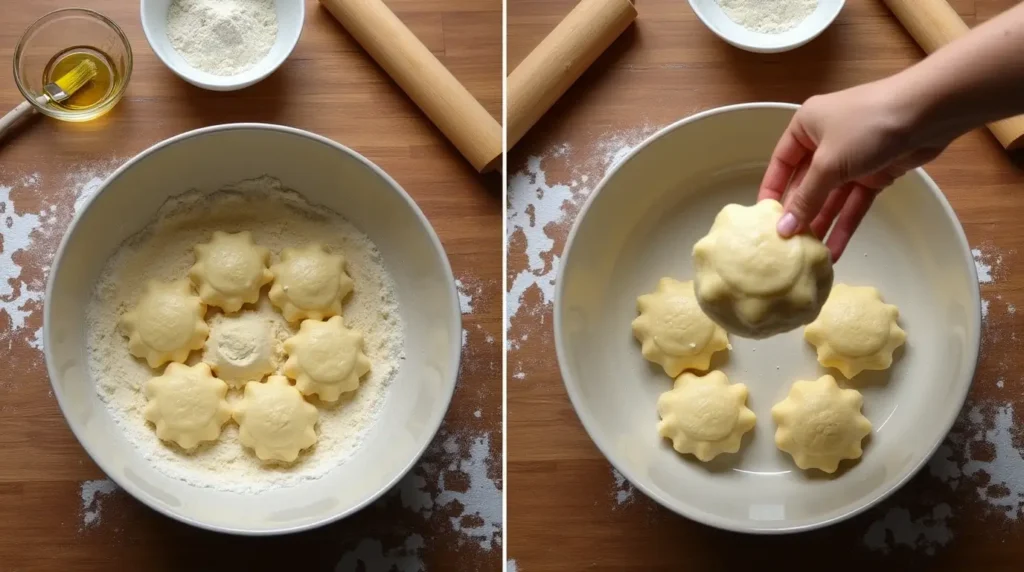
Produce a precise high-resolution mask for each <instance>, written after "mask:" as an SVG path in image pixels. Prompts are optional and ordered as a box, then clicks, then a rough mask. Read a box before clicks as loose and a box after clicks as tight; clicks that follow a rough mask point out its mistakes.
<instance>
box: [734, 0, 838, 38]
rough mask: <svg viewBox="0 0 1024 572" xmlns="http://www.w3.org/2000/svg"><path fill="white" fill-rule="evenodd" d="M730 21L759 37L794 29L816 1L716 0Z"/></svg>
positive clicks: (815, 6) (816, 3) (809, 13)
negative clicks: (757, 33)
mask: <svg viewBox="0 0 1024 572" xmlns="http://www.w3.org/2000/svg"><path fill="white" fill-rule="evenodd" d="M716 1H717V2H718V5H719V6H721V7H722V11H723V12H725V15H726V16H728V17H729V19H730V20H732V21H733V22H736V23H737V24H739V25H740V26H743V27H744V28H746V29H748V30H753V31H755V32H760V33H762V34H781V33H782V32H785V31H787V30H791V29H793V28H795V27H796V26H797V25H799V24H800V22H803V21H804V20H805V19H807V17H808V16H810V15H811V14H813V13H814V10H815V9H817V7H818V0H716Z"/></svg>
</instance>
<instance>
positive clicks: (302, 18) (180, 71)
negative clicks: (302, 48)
mask: <svg viewBox="0 0 1024 572" xmlns="http://www.w3.org/2000/svg"><path fill="white" fill-rule="evenodd" d="M150 1H151V0H141V1H140V2H139V20H141V21H142V32H143V35H144V36H146V43H147V44H149V49H150V50H151V51H152V52H153V53H154V54H156V57H157V59H159V60H160V62H161V63H162V64H164V66H166V67H167V69H169V70H171V71H172V72H174V75H176V76H178V77H180V78H181V79H183V80H185V81H187V82H188V83H190V84H192V85H194V86H196V87H199V88H202V89H208V90H210V91H236V90H239V89H245V88H247V87H250V86H253V85H256V84H257V83H259V82H261V81H263V80H265V79H267V78H268V77H270V75H271V74H273V73H274V72H276V71H277V69H278V68H280V67H281V66H282V65H283V64H284V62H286V61H288V58H289V57H291V55H292V52H293V51H295V46H297V45H299V39H301V38H302V32H303V30H304V29H305V27H306V26H305V23H306V3H305V2H304V1H303V0H283V1H286V2H290V3H291V4H293V5H297V6H298V8H297V13H298V15H299V33H298V34H295V39H294V40H292V41H291V43H290V44H289V46H288V49H287V50H284V52H282V54H281V56H280V58H278V59H277V61H271V63H270V65H267V66H266V69H264V71H263V72H261V73H260V74H258V75H256V76H255V77H252V78H250V79H247V80H233V81H232V78H236V77H242V76H244V75H245V72H243V73H241V74H237V75H234V76H222V77H223V78H224V80H223V81H205V80H203V79H200V78H199V77H197V76H196V75H193V74H192V72H191V69H190V68H182V67H179V66H176V65H174V64H172V63H171V62H170V61H169V60H168V59H167V58H166V57H164V54H163V53H162V52H161V50H159V49H157V47H156V43H155V41H154V39H153V38H154V37H155V35H156V34H155V32H153V31H152V30H150V28H149V19H148V18H147V17H146V14H147V13H148V11H147V6H149V5H150ZM171 1H172V2H173V1H174V0H171ZM279 1H282V0H274V5H275V6H276V5H277V2H279ZM171 49H173V47H172V48H171ZM263 61H266V60H263ZM256 65H257V66H258V65H260V64H259V63H257V64H256ZM205 75H210V74H205ZM214 77H221V76H214Z"/></svg>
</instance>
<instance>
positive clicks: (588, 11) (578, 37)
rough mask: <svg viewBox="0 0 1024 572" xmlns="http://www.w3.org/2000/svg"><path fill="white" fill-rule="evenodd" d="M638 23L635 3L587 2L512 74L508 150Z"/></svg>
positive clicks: (620, 0)
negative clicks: (591, 65) (611, 46)
mask: <svg viewBox="0 0 1024 572" xmlns="http://www.w3.org/2000/svg"><path fill="white" fill-rule="evenodd" d="M635 19H636V7H635V6H633V2H632V1H631V0H582V1H581V2H580V3H579V4H577V5H576V7H575V8H573V10H572V11H571V12H569V15H568V16H566V17H565V18H564V19H563V20H562V21H561V22H560V23H559V24H558V25H557V26H556V27H555V29H554V30H552V31H551V33H549V34H548V35H547V37H545V38H544V39H543V40H542V41H541V43H540V44H538V45H537V47H536V48H534V49H533V51H532V52H530V55H528V56H526V59H524V60H523V61H522V62H521V63H520V64H519V65H518V66H516V69H515V70H513V71H512V73H511V74H509V76H508V84H507V85H508V88H507V89H508V116H507V119H506V121H507V122H508V132H507V134H506V136H507V138H508V141H507V145H508V149H511V148H512V147H514V146H515V144H516V143H518V142H519V140H520V139H521V138H522V137H523V135H525V134H526V132H527V131H529V130H530V128H531V127H533V125H534V124H535V123H536V122H537V120H539V119H540V118H541V116H542V115H544V114H545V113H547V111H548V109H550V108H551V106H552V105H554V104H555V102H556V101H558V98H560V97H562V95H563V94H564V93H565V92H566V90H568V89H569V87H570V86H571V85H572V84H573V83H574V82H575V81H576V80H577V79H579V77H580V76H581V75H583V72H584V71H586V70H587V68H588V67H590V64H592V63H594V60H596V59H597V57H598V56H600V55H601V54H602V53H603V52H604V51H605V50H606V49H607V48H608V46H610V45H611V44H612V42H614V41H615V39H616V38H618V37H619V35H620V34H622V32H623V31H625V30H626V28H628V27H629V25H630V24H632V23H633V20H635Z"/></svg>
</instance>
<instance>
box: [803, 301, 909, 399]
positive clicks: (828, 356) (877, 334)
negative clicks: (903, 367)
mask: <svg viewBox="0 0 1024 572" xmlns="http://www.w3.org/2000/svg"><path fill="white" fill-rule="evenodd" d="M899 315H900V311H899V309H897V308H896V306H894V305H892V304H886V303H885V302H883V301H882V295H881V293H879V292H878V289H877V288H875V287H873V286H848V285H846V284H836V285H835V286H834V287H833V288H832V293H831V294H829V297H828V300H827V301H826V302H825V305H824V306H822V308H821V313H819V314H818V317H817V318H816V319H815V320H814V321H813V322H811V323H810V324H808V325H807V327H806V328H804V338H805V339H806V340H807V341H808V342H810V343H811V344H812V345H814V346H815V348H817V350H818V363H820V364H821V365H823V366H825V367H834V368H836V369H838V370H839V371H840V372H842V374H843V375H845V376H846V378H847V379H852V378H853V377H854V376H855V375H857V374H858V373H860V372H862V371H864V370H883V369H888V368H889V366H891V365H892V353H893V351H895V350H896V348H898V347H900V346H901V345H903V342H905V341H906V339H907V334H906V332H904V331H903V329H902V328H900V326H899V324H897V320H898V319H899Z"/></svg>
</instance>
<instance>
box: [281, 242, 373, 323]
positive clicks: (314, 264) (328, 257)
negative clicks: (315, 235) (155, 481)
mask: <svg viewBox="0 0 1024 572" xmlns="http://www.w3.org/2000/svg"><path fill="white" fill-rule="evenodd" d="M270 270H271V272H273V274H274V285H273V286H272V287H271V288H270V301H271V302H273V303H274V305H275V306H277V307H278V308H279V309H280V310H281V314H283V315H284V318H285V319H286V320H288V321H289V322H298V321H300V320H306V319H310V320H323V319H324V318H330V317H331V316H338V315H340V314H341V302H342V301H343V300H344V299H345V297H346V296H348V294H349V293H350V292H352V289H353V282H352V279H351V278H350V277H349V275H348V274H347V273H346V272H345V257H344V256H342V255H341V254H329V253H328V252H327V250H326V249H325V248H324V247H323V246H322V245H320V244H317V243H313V244H309V245H307V246H305V247H304V248H285V249H283V250H282V251H281V261H280V262H278V263H277V264H274V265H273V266H271V267H270Z"/></svg>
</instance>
